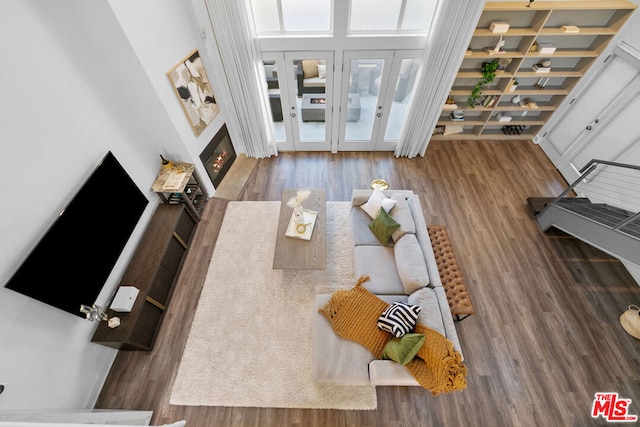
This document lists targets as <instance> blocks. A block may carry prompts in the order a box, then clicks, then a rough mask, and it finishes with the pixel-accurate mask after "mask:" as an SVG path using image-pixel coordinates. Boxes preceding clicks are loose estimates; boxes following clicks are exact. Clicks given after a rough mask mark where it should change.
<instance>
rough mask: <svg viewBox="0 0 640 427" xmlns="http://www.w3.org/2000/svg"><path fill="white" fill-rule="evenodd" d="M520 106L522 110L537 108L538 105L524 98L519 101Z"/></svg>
mask: <svg viewBox="0 0 640 427" xmlns="http://www.w3.org/2000/svg"><path fill="white" fill-rule="evenodd" d="M520 106H521V107H522V108H538V104H536V102H535V101H534V100H533V99H531V98H525V99H523V100H522V101H520Z"/></svg>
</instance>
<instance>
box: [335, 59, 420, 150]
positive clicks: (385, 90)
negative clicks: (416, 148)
mask: <svg viewBox="0 0 640 427" xmlns="http://www.w3.org/2000/svg"><path fill="white" fill-rule="evenodd" d="M419 66H420V51H394V50H378V51H345V53H344V61H343V73H342V86H341V90H340V93H341V97H340V110H339V111H340V114H339V118H340V121H339V137H338V150H347V151H354V150H361V151H393V150H395V147H396V144H397V142H398V140H399V138H400V132H401V130H402V127H403V126H404V121H405V118H406V112H407V109H408V106H409V102H410V100H411V95H412V93H413V89H414V86H415V78H416V76H417V73H418V68H419Z"/></svg>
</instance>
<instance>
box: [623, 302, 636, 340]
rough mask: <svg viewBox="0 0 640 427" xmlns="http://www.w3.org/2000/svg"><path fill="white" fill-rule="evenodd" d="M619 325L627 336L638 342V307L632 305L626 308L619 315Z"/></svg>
mask: <svg viewBox="0 0 640 427" xmlns="http://www.w3.org/2000/svg"><path fill="white" fill-rule="evenodd" d="M620 324H621V325H622V328H623V329H624V330H625V331H626V332H627V333H628V334H629V335H631V336H632V337H634V338H637V339H639V340H640V307H638V306H637V305H633V304H632V305H630V306H629V307H627V310H626V311H625V312H624V313H622V315H620Z"/></svg>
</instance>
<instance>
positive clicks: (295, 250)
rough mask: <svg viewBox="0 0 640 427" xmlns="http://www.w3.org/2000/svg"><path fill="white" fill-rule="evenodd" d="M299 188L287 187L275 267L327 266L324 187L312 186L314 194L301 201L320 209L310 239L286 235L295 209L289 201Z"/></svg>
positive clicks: (283, 199)
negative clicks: (319, 188) (320, 188)
mask: <svg viewBox="0 0 640 427" xmlns="http://www.w3.org/2000/svg"><path fill="white" fill-rule="evenodd" d="M297 191H298V190H284V191H283V192H282V204H281V206H280V218H279V220H278V236H277V238H276V250H275V253H274V255H273V268H275V269H287V270H324V269H325V267H326V263H327V256H326V252H327V229H326V214H327V210H326V201H325V191H324V190H311V195H310V196H309V198H308V199H307V200H305V201H304V202H303V203H302V206H303V207H304V208H305V209H309V210H313V211H316V212H318V217H317V218H316V223H315V225H314V228H313V233H312V234H311V239H310V240H302V239H297V238H293V237H287V236H286V231H287V226H288V225H289V220H290V219H291V214H292V212H293V209H292V208H291V207H289V206H287V201H289V199H290V198H291V197H295V195H296V193H297Z"/></svg>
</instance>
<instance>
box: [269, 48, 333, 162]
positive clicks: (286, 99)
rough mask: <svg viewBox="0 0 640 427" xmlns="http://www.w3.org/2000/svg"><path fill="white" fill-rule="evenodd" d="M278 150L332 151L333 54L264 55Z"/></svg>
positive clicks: (281, 53)
mask: <svg viewBox="0 0 640 427" xmlns="http://www.w3.org/2000/svg"><path fill="white" fill-rule="evenodd" d="M263 66H264V69H265V78H266V85H267V88H268V92H269V104H270V106H271V116H272V120H273V127H274V130H275V136H276V141H277V143H278V149H279V150H285V151H291V150H295V151H329V150H330V149H331V122H332V108H331V106H332V102H333V100H332V93H333V91H332V87H333V53H332V52H268V53H263Z"/></svg>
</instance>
